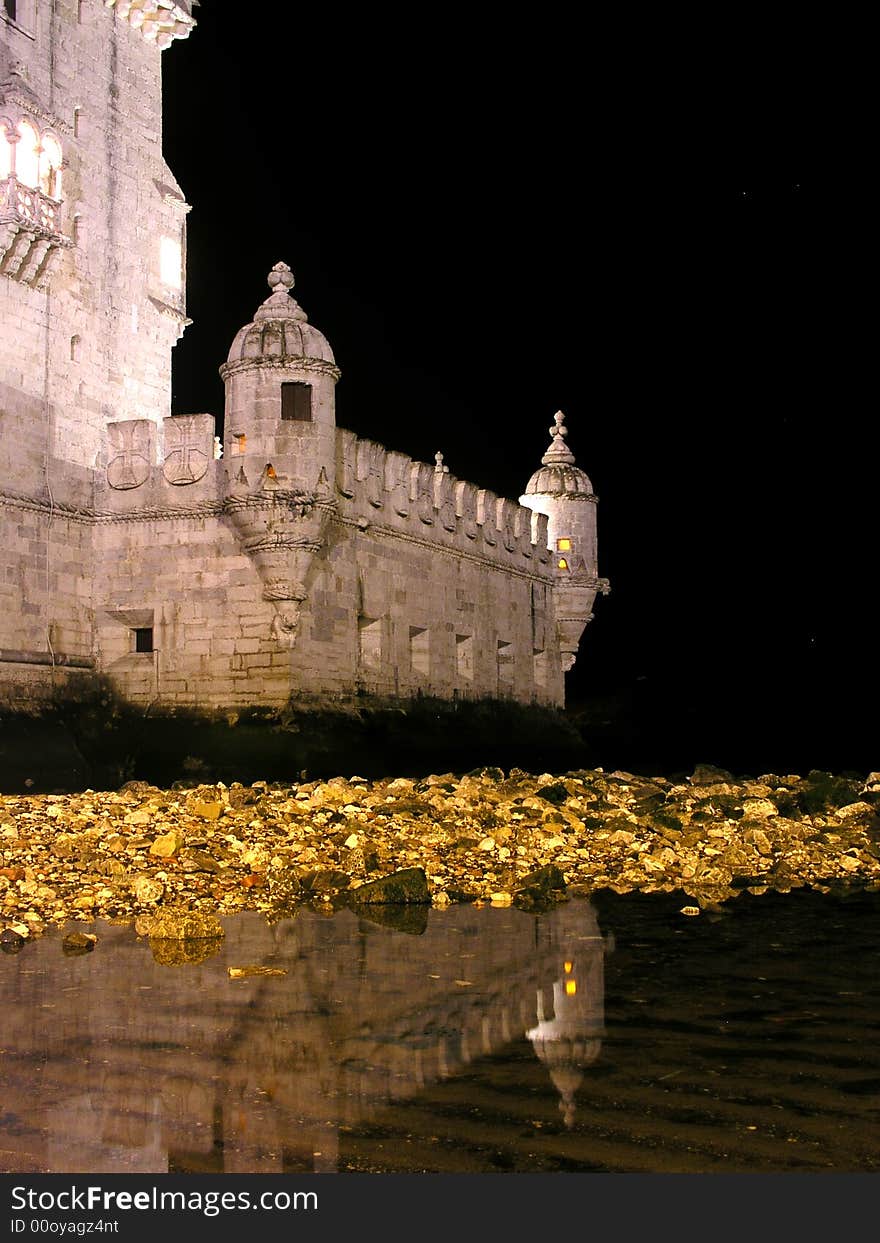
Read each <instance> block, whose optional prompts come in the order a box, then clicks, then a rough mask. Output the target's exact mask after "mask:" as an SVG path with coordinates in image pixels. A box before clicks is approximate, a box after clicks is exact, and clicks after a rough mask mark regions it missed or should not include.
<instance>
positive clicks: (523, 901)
mask: <svg viewBox="0 0 880 1243" xmlns="http://www.w3.org/2000/svg"><path fill="white" fill-rule="evenodd" d="M564 896H565V876H564V875H563V873H562V871H561V869H560V868H558V867H557V866H556V864H555V863H548V864H546V865H545V866H544V867H541V868H538V869H537V870H536V871H534V872H530V873H529V874H528V876H524V877H523V878H522V880H520V881H519V883H518V884H517V885H516V887H515V891H514V895H513V902H514V905H515V906H518V907H521V908H522V909H524V910H536V909H540V908H541V907H545V906H552V905H554V904H555V903H556V902H558V901H559V900H560V899H561V898H563V897H564Z"/></svg>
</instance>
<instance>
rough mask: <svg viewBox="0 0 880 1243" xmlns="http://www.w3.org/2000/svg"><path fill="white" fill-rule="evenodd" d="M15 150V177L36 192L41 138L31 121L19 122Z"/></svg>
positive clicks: (38, 177) (38, 178)
mask: <svg viewBox="0 0 880 1243" xmlns="http://www.w3.org/2000/svg"><path fill="white" fill-rule="evenodd" d="M18 133H19V141H18V143H17V144H16V148H15V175H16V177H17V178H18V180H19V181H20V182H21V184H22V185H23V186H30V188H31V189H32V190H36V188H37V186H38V184H39V180H40V136H39V134H38V133H37V131H36V129H35V128H34V126H33V125H31V123H30V121H19V123H18Z"/></svg>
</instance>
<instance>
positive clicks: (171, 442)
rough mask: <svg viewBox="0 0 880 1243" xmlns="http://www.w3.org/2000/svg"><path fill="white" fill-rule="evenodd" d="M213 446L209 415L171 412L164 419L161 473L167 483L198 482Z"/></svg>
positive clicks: (210, 456)
mask: <svg viewBox="0 0 880 1243" xmlns="http://www.w3.org/2000/svg"><path fill="white" fill-rule="evenodd" d="M213 449H214V418H213V415H210V414H191V415H183V416H181V415H175V416H173V417H172V418H170V419H165V461H164V462H163V463H162V474H163V475H164V476H165V478H166V479H167V480H168V482H169V483H173V484H177V485H184V484H187V483H198V481H199V480H200V479H201V478H202V477H203V476H204V474H205V472H206V471H207V469H208V463H209V462H210V460H211V458H212V456H213Z"/></svg>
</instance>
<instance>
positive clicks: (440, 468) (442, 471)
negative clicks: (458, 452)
mask: <svg viewBox="0 0 880 1243" xmlns="http://www.w3.org/2000/svg"><path fill="white" fill-rule="evenodd" d="M434 463H435V465H434V474H435V475H448V474H449V467H448V466H444V465H443V454H442V453H441V452H440V450H439V449H438V450H437V452H436V453H435V454H434Z"/></svg>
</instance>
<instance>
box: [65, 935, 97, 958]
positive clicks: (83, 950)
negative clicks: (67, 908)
mask: <svg viewBox="0 0 880 1243" xmlns="http://www.w3.org/2000/svg"><path fill="white" fill-rule="evenodd" d="M97 944H98V938H97V937H96V936H95V934H94V933H93V932H69V933H68V934H67V936H66V937H65V938H64V939H63V940H62V942H61V952H62V953H63V954H65V955H66V956H67V957H68V958H73V957H75V956H77V955H79V954H90V953H91V952H92V950H93V949H94V948H95V946H96V945H97Z"/></svg>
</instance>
